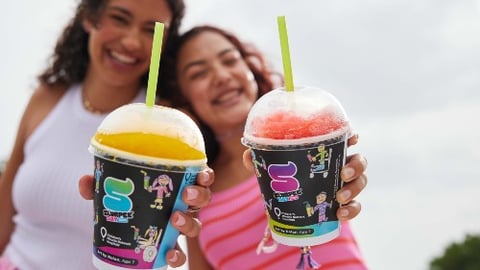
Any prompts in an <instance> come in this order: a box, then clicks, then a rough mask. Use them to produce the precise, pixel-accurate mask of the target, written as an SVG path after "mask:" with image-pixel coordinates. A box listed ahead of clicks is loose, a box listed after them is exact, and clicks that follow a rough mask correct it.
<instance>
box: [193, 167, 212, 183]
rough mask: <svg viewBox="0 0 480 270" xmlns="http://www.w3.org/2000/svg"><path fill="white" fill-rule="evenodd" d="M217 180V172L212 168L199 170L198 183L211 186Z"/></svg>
mask: <svg viewBox="0 0 480 270" xmlns="http://www.w3.org/2000/svg"><path fill="white" fill-rule="evenodd" d="M214 180H215V173H214V171H213V170H212V169H211V168H207V169H205V170H202V171H200V172H198V174H197V185H200V186H202V187H210V186H211V185H212V184H213V181H214Z"/></svg>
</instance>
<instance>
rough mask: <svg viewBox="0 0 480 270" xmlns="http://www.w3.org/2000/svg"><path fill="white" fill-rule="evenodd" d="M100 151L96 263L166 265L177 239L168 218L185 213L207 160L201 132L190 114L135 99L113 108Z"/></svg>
mask: <svg viewBox="0 0 480 270" xmlns="http://www.w3.org/2000/svg"><path fill="white" fill-rule="evenodd" d="M90 151H91V152H92V153H93V154H94V178H95V193H94V210H95V216H94V243H93V263H94V265H95V266H96V267H97V268H98V269H167V262H166V261H165V255H166V252H167V251H168V250H169V249H171V248H173V247H174V246H175V243H176V239H177V237H178V231H177V230H175V229H174V228H173V227H172V225H171V224H170V222H169V219H170V215H171V214H172V213H173V211H177V210H180V211H186V209H187V206H186V205H185V204H184V203H183V202H182V200H181V198H180V196H179V195H180V194H181V193H182V190H183V189H184V187H185V186H187V185H191V184H193V183H195V179H196V174H197V172H198V171H199V170H201V169H202V168H204V167H205V166H206V155H205V146H204V141H203V137H202V134H201V132H200V130H199V129H198V127H197V126H196V124H195V123H194V122H193V120H192V119H190V118H189V117H188V116H187V115H186V114H184V113H182V112H180V111H178V110H175V109H171V108H167V107H162V106H153V107H147V106H146V105H145V104H130V105H126V106H123V107H120V108H118V109H117V110H115V111H113V112H112V113H111V114H109V115H108V116H107V117H106V118H105V119H104V121H103V122H102V123H101V124H100V126H99V127H98V129H97V132H96V134H95V135H94V136H93V138H92V140H91V144H90Z"/></svg>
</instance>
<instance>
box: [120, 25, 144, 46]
mask: <svg viewBox="0 0 480 270" xmlns="http://www.w3.org/2000/svg"><path fill="white" fill-rule="evenodd" d="M122 45H123V47H124V48H125V49H126V50H128V51H136V50H139V49H140V48H141V47H142V39H141V35H140V31H139V30H137V29H135V28H130V29H128V30H126V31H125V34H124V37H123V38H122Z"/></svg>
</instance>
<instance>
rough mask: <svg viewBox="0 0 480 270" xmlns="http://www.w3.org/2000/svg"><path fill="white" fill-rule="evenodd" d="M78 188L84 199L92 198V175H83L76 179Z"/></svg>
mask: <svg viewBox="0 0 480 270" xmlns="http://www.w3.org/2000/svg"><path fill="white" fill-rule="evenodd" d="M78 190H79V191H80V195H81V196H82V197H83V198H84V199H85V200H92V199H93V175H84V176H82V177H80V180H78Z"/></svg>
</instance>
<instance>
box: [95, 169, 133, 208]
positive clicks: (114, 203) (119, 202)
mask: <svg viewBox="0 0 480 270" xmlns="http://www.w3.org/2000/svg"><path fill="white" fill-rule="evenodd" d="M103 187H104V189H105V193H106V194H105V196H103V206H105V208H106V209H108V210H110V211H112V212H129V211H131V210H132V206H133V204H132V200H131V199H130V198H129V197H128V196H129V195H130V194H132V193H133V191H134V190H135V185H134V184H133V181H132V180H130V179H129V178H127V179H126V180H121V179H117V178H113V177H110V176H109V177H107V178H105V182H104V184H103Z"/></svg>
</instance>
